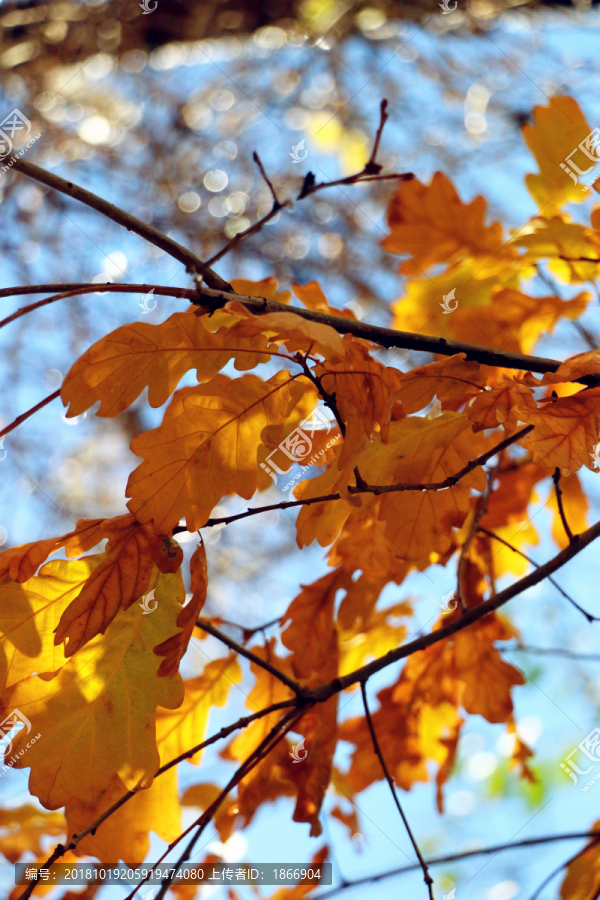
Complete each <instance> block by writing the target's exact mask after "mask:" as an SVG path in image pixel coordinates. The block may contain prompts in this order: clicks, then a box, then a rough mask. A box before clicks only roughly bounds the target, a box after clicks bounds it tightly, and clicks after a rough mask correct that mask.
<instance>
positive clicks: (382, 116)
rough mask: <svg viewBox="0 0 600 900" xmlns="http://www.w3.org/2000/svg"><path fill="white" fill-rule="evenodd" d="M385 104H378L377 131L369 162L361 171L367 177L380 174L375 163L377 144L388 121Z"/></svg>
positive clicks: (378, 165)
mask: <svg viewBox="0 0 600 900" xmlns="http://www.w3.org/2000/svg"><path fill="white" fill-rule="evenodd" d="M387 103H388V102H387V100H385V99H383V100H382V101H381V103H380V104H379V128H378V129H377V133H376V135H375V140H374V142H373V149H372V151H371V155H370V157H369V161H368V163H367V164H366V166H365V167H364V169H363V172H365V174H368V175H379V173H380V172H381V168H382V167H381V165H380V164H379V163H378V162H377V153H378V152H379V143H380V141H381V135H382V134H383V127H384V125H385V123H386V122H387V120H388V114H387Z"/></svg>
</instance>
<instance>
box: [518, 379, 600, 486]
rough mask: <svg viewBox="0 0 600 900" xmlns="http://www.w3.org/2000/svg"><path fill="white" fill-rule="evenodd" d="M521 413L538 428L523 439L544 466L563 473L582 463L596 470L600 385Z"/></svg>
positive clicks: (575, 468) (537, 460)
mask: <svg viewBox="0 0 600 900" xmlns="http://www.w3.org/2000/svg"><path fill="white" fill-rule="evenodd" d="M519 415H520V416H521V418H522V419H523V421H524V422H526V423H527V424H528V425H533V426H534V429H533V431H532V432H531V434H528V435H527V437H526V438H525V440H524V441H523V446H524V447H527V448H528V449H531V450H532V451H533V461H534V462H535V463H536V464H537V465H538V466H541V467H542V468H545V469H554V468H556V467H558V468H559V469H560V470H561V472H562V474H563V475H570V474H571V473H572V472H576V471H577V469H580V468H581V466H587V468H588V469H591V470H592V471H593V468H594V460H595V456H594V447H595V445H596V444H597V443H598V439H599V436H600V387H595V388H588V389H587V390H585V391H580V392H579V393H578V394H575V395H574V396H572V397H565V398H564V399H559V400H555V401H554V402H549V403H546V404H544V406H541V407H539V408H538V409H537V410H529V409H520V410H519Z"/></svg>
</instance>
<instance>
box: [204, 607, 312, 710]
mask: <svg viewBox="0 0 600 900" xmlns="http://www.w3.org/2000/svg"><path fill="white" fill-rule="evenodd" d="M196 625H197V626H198V628H201V629H202V631H206V633H207V634H212V636H213V637H216V638H217V639H218V640H219V641H221V643H223V644H225V646H226V647H229V649H230V650H234V651H235V652H236V653H239V654H240V656H245V657H246V659H249V660H250V661H251V662H253V663H254V664H255V665H257V666H260V668H261V669H265V670H266V671H267V672H268V673H269V674H270V675H272V676H273V677H274V678H277V679H278V680H279V681H281V682H282V684H285V686H286V687H288V688H289V689H290V691H293V692H294V694H296V696H297V697H301V696H303V694H304V693H305V692H306V688H303V687H302V685H301V684H298V682H297V681H294V679H293V678H289V677H288V676H287V675H285V674H284V673H283V672H280V671H279V669H278V668H277V667H276V666H273V665H271V663H270V662H268V661H267V660H266V659H261V657H260V656H257V655H256V653H253V652H252V650H248V648H247V647H244V645H243V644H239V643H238V642H237V641H234V640H233V638H230V637H228V636H227V635H226V634H223V632H222V631H219V629H218V628H215V626H214V625H213V624H212V623H211V622H209V621H208V620H207V619H202V618H198V619H196Z"/></svg>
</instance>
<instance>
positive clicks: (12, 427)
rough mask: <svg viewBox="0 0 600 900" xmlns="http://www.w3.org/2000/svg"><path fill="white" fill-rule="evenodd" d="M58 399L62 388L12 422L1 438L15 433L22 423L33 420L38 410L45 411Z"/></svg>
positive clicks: (0, 435) (2, 432)
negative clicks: (45, 407)
mask: <svg viewBox="0 0 600 900" xmlns="http://www.w3.org/2000/svg"><path fill="white" fill-rule="evenodd" d="M57 397H60V388H58V390H56V391H54V392H53V393H52V394H48V396H47V397H46V398H45V400H40V402H39V403H36V405H35V406H32V407H31V409H28V410H27V412H24V413H21V415H20V416H17V418H16V419H15V420H14V422H11V423H10V425H5V427H4V428H3V429H2V431H0V438H1V437H4V435H5V434H8V433H9V432H11V431H14V430H15V428H17V427H18V426H19V425H20V424H21V422H25V421H26V420H27V419H29V418H31V416H33V415H35V414H36V412H38V410H40V409H43V407H44V406H47V405H48V404H49V403H52V401H53V400H56V398H57Z"/></svg>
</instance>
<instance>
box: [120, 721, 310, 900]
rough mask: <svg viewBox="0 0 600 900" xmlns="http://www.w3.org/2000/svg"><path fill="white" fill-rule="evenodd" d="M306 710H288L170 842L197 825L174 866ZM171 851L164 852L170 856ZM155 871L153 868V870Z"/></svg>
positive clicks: (164, 885) (164, 888) (164, 887)
mask: <svg viewBox="0 0 600 900" xmlns="http://www.w3.org/2000/svg"><path fill="white" fill-rule="evenodd" d="M305 712H306V710H300V712H298V711H297V710H290V712H288V713H286V715H284V716H282V718H281V719H280V720H279V722H277V724H276V725H274V726H273V728H272V729H271V731H270V732H269V734H268V735H267V736H266V737H265V738H264V739H263V740H262V741H261V743H260V744H259V745H258V747H257V748H256V749H255V750H254V751H253V752H252V753H251V754H250V756H249V757H248V758H247V759H246V760H245V762H244V763H243V764H242V765H241V766H240V767H239V768H238V769H237V771H236V772H235V773H234V774H233V775H232V777H231V778H230V779H229V781H228V783H227V784H226V785H225V787H224V788H223V790H222V791H221V793H220V794H219V796H218V797H217V798H216V800H214V801H213V803H211V805H210V806H209V807H208V808H207V809H206V810H204V812H203V813H202V815H201V816H200V817H199V818H198V819H196V821H195V822H192V824H191V825H190V826H189V827H188V828H186V829H185V831H184V832H183V833H182V834H180V835H179V837H178V838H176V839H175V840H174V841H172V842H171V843H170V844H169V848H168V851H167V852H170V851H171V850H172V849H173V847H175V846H176V845H177V844H178V843H179V841H181V840H182V839H183V838H184V837H185V836H186V835H187V834H189V832H190V831H192V829H193V828H197V829H198V830H197V832H196V834H195V835H194V836H193V837H192V839H191V840H190V842H189V844H188V845H187V847H186V848H185V850H184V851H183V853H182V854H181V856H180V857H179V859H178V860H177V861H176V862H175V865H174V868H175V869H177V868H179V866H181V865H183V863H184V862H185V861H186V860H187V859H189V858H190V856H191V854H192V850H193V849H194V846H195V844H196V842H197V841H198V840H199V838H200V836H201V835H202V833H203V831H204V829H205V828H206V827H207V825H208V824H209V822H210V821H211V819H212V818H213V816H214V815H215V813H216V812H217V811H218V809H219V807H220V806H221V804H222V802H223V800H224V799H225V797H226V796H227V795H228V794H229V792H230V791H231V790H233V788H234V787H235V786H236V785H237V784H239V782H240V781H242V779H243V778H245V776H246V775H248V774H249V773H250V772H251V771H252V770H253V769H254V768H255V767H256V766H257V765H258V764H259V763H260V762H261V761H262V760H263V759H264V758H265V757H266V756H268V755H269V753H270V752H271V750H273V749H274V747H275V746H276V745H277V744H278V743H279V741H281V740H282V739H283V738H284V737H285V735H286V734H287V733H288V732H289V731H291V730H292V729H293V728H294V726H295V725H296V723H297V722H298V720H299V719H301V718H302V716H303V715H304V714H305ZM166 855H167V854H166V853H165V854H163V858H164V856H166ZM150 871H152V869H151V870H150ZM172 880H173V879H172V875H169V876H167V878H165V879H163V882H162V887H161V889H160V891H159V892H158V894H157V895H156V900H162V898H163V897H164V896H165V894H166V893H167V891H168V889H169V887H170V885H171V882H172ZM134 894H135V890H134V891H132V893H131V894H130V895H128V896H127V897H126V898H125V900H130V898H132V897H133V895H134Z"/></svg>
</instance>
